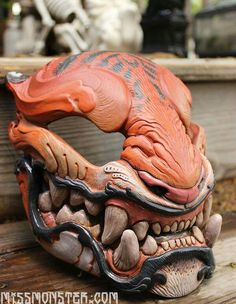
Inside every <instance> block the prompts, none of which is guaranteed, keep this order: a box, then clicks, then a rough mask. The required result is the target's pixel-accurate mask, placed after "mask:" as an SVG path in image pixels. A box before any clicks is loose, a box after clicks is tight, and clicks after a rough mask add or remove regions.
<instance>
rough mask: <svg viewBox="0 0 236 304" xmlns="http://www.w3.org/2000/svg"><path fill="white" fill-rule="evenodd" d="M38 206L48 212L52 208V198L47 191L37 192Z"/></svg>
mask: <svg viewBox="0 0 236 304" xmlns="http://www.w3.org/2000/svg"><path fill="white" fill-rule="evenodd" d="M38 206H39V209H40V210H41V211H43V212H49V211H51V210H52V200H51V196H50V192H49V191H45V192H43V193H40V194H39V201H38Z"/></svg>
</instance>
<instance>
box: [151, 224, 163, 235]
mask: <svg viewBox="0 0 236 304" xmlns="http://www.w3.org/2000/svg"><path fill="white" fill-rule="evenodd" d="M152 230H153V231H154V233H155V234H156V235H159V234H160V233H161V225H160V224H159V223H155V224H152Z"/></svg>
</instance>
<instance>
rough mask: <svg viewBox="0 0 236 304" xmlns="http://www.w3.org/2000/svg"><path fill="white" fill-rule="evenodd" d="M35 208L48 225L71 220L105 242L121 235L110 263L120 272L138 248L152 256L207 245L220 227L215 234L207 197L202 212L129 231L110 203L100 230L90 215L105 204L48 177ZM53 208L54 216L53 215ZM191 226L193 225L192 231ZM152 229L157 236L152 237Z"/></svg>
mask: <svg viewBox="0 0 236 304" xmlns="http://www.w3.org/2000/svg"><path fill="white" fill-rule="evenodd" d="M67 203H69V204H67ZM38 207H39V209H40V210H41V211H42V217H43V219H44V221H45V222H47V223H49V225H50V227H54V226H55V225H56V223H57V224H62V223H65V222H68V221H70V222H74V223H77V224H80V225H83V226H85V227H86V229H87V230H89V231H90V233H91V234H92V235H93V236H94V237H95V238H96V239H98V237H99V236H100V235H101V238H99V240H101V242H102V243H103V244H104V245H110V244H112V243H114V242H115V241H117V240H118V239H119V238H120V241H119V245H118V247H117V248H116V249H115V250H114V252H113V262H114V265H115V266H116V267H117V268H119V269H120V270H123V271H127V270H129V269H131V268H133V267H134V266H135V265H136V264H137V263H138V261H139V258H140V251H142V252H143V254H145V255H150V256H151V255H154V254H159V253H163V250H164V251H167V250H171V249H174V248H177V247H181V246H182V247H184V246H191V245H195V244H196V242H198V243H197V244H199V243H200V244H203V243H204V242H205V241H206V242H207V244H208V245H209V246H212V245H213V243H214V241H215V239H216V237H217V236H218V233H219V229H218V230H217V229H216V230H217V231H216V232H215V233H214V229H213V228H212V227H213V224H214V225H215V222H217V223H218V222H220V220H219V218H217V217H216V218H214V217H213V219H212V218H210V219H209V215H210V209H211V200H210V199H209V200H208V202H206V203H205V205H204V209H203V211H200V213H199V214H197V215H195V216H194V217H193V218H188V219H185V220H183V219H182V220H179V219H178V218H175V219H173V222H171V223H169V222H167V223H162V221H163V218H164V217H163V218H161V219H160V222H155V223H149V222H148V221H146V220H141V221H139V222H136V223H135V224H133V226H132V230H131V229H127V228H128V223H129V218H128V214H127V213H126V211H125V210H124V209H122V208H121V207H118V206H113V205H109V206H107V207H106V209H105V216H104V227H103V232H102V229H101V225H100V224H96V223H97V221H96V220H95V219H94V217H93V216H97V215H98V214H99V213H100V212H101V211H102V209H103V208H104V204H102V203H99V202H93V201H90V200H88V199H86V198H85V197H83V196H82V195H81V194H80V193H79V192H78V191H75V190H70V193H69V189H66V188H58V187H56V186H55V185H54V184H53V182H52V181H51V179H50V178H49V191H45V192H44V193H41V194H40V195H39V200H38ZM58 209H59V210H58ZM55 210H56V212H57V215H54V214H53V212H55ZM49 218H50V221H49V220H48V219H49ZM161 220H162V221H161ZM54 222H55V223H54ZM205 223H207V224H206V228H205V232H204V235H203V233H202V231H201V230H200V229H199V228H198V227H202V226H203V225H205ZM149 226H151V228H150V227H149ZM219 226H220V225H218V227H219ZM190 228H192V233H191V232H190ZM151 230H152V231H153V232H154V234H155V235H156V237H154V236H153V233H152V231H151ZM186 230H188V232H187V231H186ZM161 233H164V235H161ZM151 234H152V235H151ZM160 235H161V236H160ZM117 243H118V242H117ZM117 243H114V244H113V246H116V245H117Z"/></svg>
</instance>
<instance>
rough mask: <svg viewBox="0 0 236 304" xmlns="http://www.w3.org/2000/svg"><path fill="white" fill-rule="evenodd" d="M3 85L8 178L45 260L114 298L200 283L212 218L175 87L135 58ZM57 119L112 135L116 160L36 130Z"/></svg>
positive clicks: (66, 67)
mask: <svg viewBox="0 0 236 304" xmlns="http://www.w3.org/2000/svg"><path fill="white" fill-rule="evenodd" d="M8 86H9V87H10V89H11V90H12V91H13V93H14V95H15V100H16V106H17V119H16V121H15V122H12V123H11V125H10V127H9V136H10V140H11V142H12V143H13V145H14V146H15V148H16V149H20V150H23V151H24V157H23V158H22V159H20V160H19V161H18V162H17V170H16V172H17V179H18V182H19V187H20V191H21V193H22V197H23V202H24V207H25V210H26V213H27V215H28V218H29V221H30V222H31V225H32V228H33V232H34V234H35V235H36V237H37V239H38V241H39V242H40V244H41V245H42V246H43V247H44V248H45V249H46V250H47V251H48V252H50V253H51V254H53V255H54V256H56V257H58V258H60V259H62V260H64V261H66V262H68V263H71V264H74V266H75V267H78V268H80V269H82V270H85V271H87V272H90V273H92V274H94V275H97V276H103V277H105V278H106V279H107V280H109V281H110V282H111V283H112V284H113V285H114V286H115V287H116V288H118V289H120V290H122V291H126V292H144V291H149V292H152V293H155V294H158V295H161V296H164V297H180V296H183V295H186V294H188V293H190V292H191V291H193V290H194V289H196V288H197V287H198V286H199V284H200V283H201V282H202V281H203V279H204V278H208V277H210V275H211V274H212V272H213V270H214V259H213V255H212V249H211V248H212V246H213V244H214V242H215V241H216V239H217V237H218V234H219V232H220V228H221V216H220V215H217V214H216V215H213V216H211V217H210V212H211V202H212V199H211V192H212V189H213V186H214V177H213V172H212V168H211V165H210V163H209V161H208V160H207V158H206V157H205V156H204V148H205V135H204V131H203V129H202V128H201V127H200V126H198V125H197V124H194V123H193V122H192V121H191V112H190V110H191V95H190V93H189V91H188V89H187V88H186V87H185V85H184V84H183V83H182V82H181V81H180V80H179V79H178V78H176V77H175V76H174V75H173V74H172V73H171V72H169V71H168V70H167V69H165V68H164V67H162V66H159V65H157V64H154V63H153V62H151V61H149V60H147V59H145V58H142V57H138V56H135V55H129V54H126V53H113V52H87V53H82V54H80V55H73V56H69V57H67V58H65V57H64V58H59V59H55V60H53V61H52V62H50V63H49V64H47V65H46V66H44V67H43V68H42V69H41V70H40V71H38V72H37V73H36V74H35V75H33V76H32V77H29V78H26V77H24V75H22V74H20V73H15V72H12V73H9V74H8ZM67 116H82V117H84V118H86V119H88V120H90V121H91V122H92V123H94V124H95V125H96V126H97V127H98V128H99V129H101V130H103V131H104V132H121V133H122V134H123V135H124V136H125V141H124V144H123V152H122V153H121V156H120V159H119V160H114V161H112V162H109V163H107V164H105V165H104V166H101V167H99V166H95V165H93V164H91V163H89V162H88V161H87V160H86V159H85V158H83V157H82V156H81V155H80V154H79V152H77V151H75V150H74V149H73V148H72V147H71V146H69V145H68V144H67V143H66V142H65V141H64V140H63V139H62V138H60V137H59V136H58V135H57V134H55V133H53V132H52V131H50V130H49V129H48V128H47V125H48V124H49V123H51V122H53V121H55V120H58V119H61V118H63V117H67ZM75 119H76V118H75ZM76 131H77V132H80V130H76ZM88 141H89V137H88Z"/></svg>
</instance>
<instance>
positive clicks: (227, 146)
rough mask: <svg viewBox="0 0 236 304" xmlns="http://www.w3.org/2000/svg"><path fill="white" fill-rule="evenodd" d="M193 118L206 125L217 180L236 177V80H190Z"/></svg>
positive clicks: (208, 148) (208, 154)
mask: <svg viewBox="0 0 236 304" xmlns="http://www.w3.org/2000/svg"><path fill="white" fill-rule="evenodd" d="M188 86H189V89H190V91H191V93H192V97H193V109H192V117H193V120H194V121H196V122H197V123H199V124H200V125H202V126H203V127H204V128H205V131H206V135H207V156H208V158H209V159H210V161H211V163H212V165H213V167H214V172H215V177H216V179H217V180H220V179H223V178H230V177H234V176H236V132H235V130H236V102H235V96H236V83H235V82H218V83H215V82H212V83H189V84H188Z"/></svg>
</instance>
